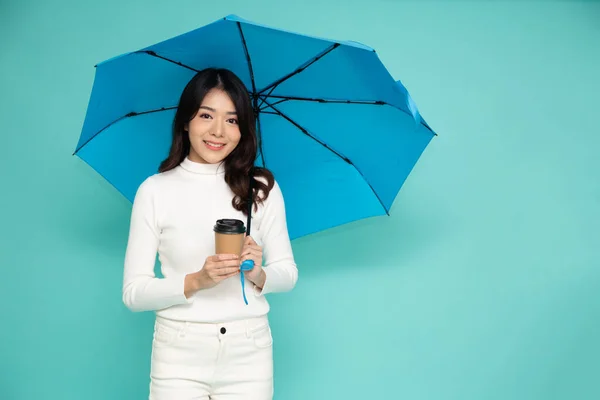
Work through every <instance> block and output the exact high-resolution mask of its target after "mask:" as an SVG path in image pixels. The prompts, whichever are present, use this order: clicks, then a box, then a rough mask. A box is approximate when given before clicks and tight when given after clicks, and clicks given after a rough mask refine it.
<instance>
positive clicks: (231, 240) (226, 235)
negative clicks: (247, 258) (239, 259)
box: [213, 219, 246, 256]
mask: <svg viewBox="0 0 600 400" xmlns="http://www.w3.org/2000/svg"><path fill="white" fill-rule="evenodd" d="M213 230H214V232H215V254H236V255H238V256H239V255H241V254H242V248H243V247H244V238H245V236H246V227H245V226H244V222H243V221H240V220H239V219H220V220H217V222H216V224H215V226H214V228H213Z"/></svg>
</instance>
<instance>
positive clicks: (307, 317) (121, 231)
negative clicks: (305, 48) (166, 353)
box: [0, 0, 600, 400]
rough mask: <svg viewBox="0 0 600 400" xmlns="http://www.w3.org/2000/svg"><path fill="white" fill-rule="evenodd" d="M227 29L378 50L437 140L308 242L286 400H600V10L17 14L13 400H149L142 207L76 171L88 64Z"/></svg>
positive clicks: (2, 375)
mask: <svg viewBox="0 0 600 400" xmlns="http://www.w3.org/2000/svg"><path fill="white" fill-rule="evenodd" d="M227 14H238V15H240V16H241V17H243V18H247V19H250V20H254V21H256V22H259V23H264V24H269V25H274V26H277V27H280V28H284V29H289V30H293V31H300V32H304V33H308V34H312V35H317V36H323V37H328V38H337V39H340V40H346V39H350V40H357V41H360V42H363V43H365V44H368V45H370V46H372V47H374V48H376V49H377V51H378V53H379V55H380V57H381V59H382V60H383V61H384V62H385V63H386V65H387V66H388V67H389V69H390V71H391V72H392V74H393V76H394V77H395V78H396V79H400V80H402V81H403V83H404V84H405V85H406V86H407V88H408V89H409V91H410V93H411V95H412V96H413V98H414V99H415V101H416V103H417V105H418V106H419V108H420V111H421V112H422V113H423V115H424V117H425V118H426V120H427V121H428V122H429V123H430V124H431V125H432V127H433V128H434V129H435V130H436V131H437V132H438V133H439V136H438V137H436V138H435V139H434V140H433V142H432V143H431V145H430V146H429V148H428V149H427V150H426V151H425V153H424V155H423V157H422V158H421V161H420V162H419V164H418V165H417V167H416V168H415V170H414V171H413V173H412V174H411V176H410V177H409V179H408V180H407V182H406V185H405V186H404V188H403V190H402V191H401V193H400V195H399V196H398V198H397V200H396V203H395V204H394V207H393V209H392V216H391V217H389V218H374V219H369V220H364V221H360V222H357V223H353V224H350V225H347V226H343V227H339V228H337V229H333V230H330V231H327V232H323V233H319V234H316V235H313V236H310V237H306V238H302V239H299V240H297V241H295V242H294V250H295V254H296V256H297V261H298V264H299V269H300V280H299V282H298V286H297V288H296V289H295V290H294V291H293V292H291V293H288V294H285V295H273V296H271V297H270V300H271V303H272V313H271V320H272V324H273V331H274V335H275V340H276V343H275V362H276V366H275V368H276V371H275V374H276V378H275V379H276V399H285V400H297V399H298V400H299V399H315V400H317V399H365V398H369V399H375V398H377V399H415V400H416V399H419V400H422V399H427V400H429V399H435V400H439V399H444V400H450V399H460V400H468V399H477V400H480V399H486V400H496V399H498V400H506V399H540V400H542V399H543V400H551V399H577V400H584V399H585V400H587V399H590V400H591V399H598V398H600V380H598V376H599V375H600V341H599V340H598V339H599V337H600V296H599V295H598V293H600V255H599V252H598V245H599V243H600V233H599V232H600V230H599V225H600V179H598V175H599V172H600V157H599V156H598V148H599V146H600V129H599V124H598V117H597V115H598V106H599V105H600V103H599V100H598V93H600V78H598V71H600V47H599V45H598V43H600V4H599V3H598V2H566V1H565V2H543V1H533V2H517V1H510V2H497V1H494V2H483V1H481V2H475V1H465V2H461V1H449V2H433V1H422V2H418V3H417V2H407V1H374V0H371V2H370V3H368V2H366V1H360V2H358V1H343V2H342V1H336V2H334V1H324V0H320V1H312V0H310V1H306V2H304V1H303V2H300V1H298V2H284V1H275V0H273V1H241V0H240V1H222V2H216V1H203V2H201V1H198V0H194V1H175V2H172V1H170V2H166V1H164V2H158V1H155V2H150V1H142V0H134V1H123V0H120V1H115V0H104V1H101V2H100V1H96V2H90V1H88V2H77V1H72V2H67V1H12V2H7V1H3V2H2V3H0V38H1V39H0V40H1V44H2V46H1V51H0V65H1V67H0V72H1V74H0V93H1V94H0V96H1V97H0V129H1V131H2V134H1V135H0V144H1V147H0V149H1V157H0V163H1V164H0V165H1V167H2V168H1V170H2V195H1V198H0V202H1V204H0V212H1V221H2V224H3V226H2V233H1V235H2V238H1V241H0V254H1V257H0V262H1V263H2V269H1V272H2V275H1V277H0V301H1V304H2V307H1V308H0V327H1V328H0V398H1V399H3V400H17V399H18V400H21V399H42V398H43V399H61V400H70V399H77V400H80V399H86V400H93V399H143V398H147V397H146V396H147V388H148V372H149V356H150V344H151V336H152V321H153V316H152V314H150V313H144V314H133V313H131V312H129V311H128V310H127V309H126V308H125V307H124V306H123V304H122V303H121V279H122V261H123V255H124V249H125V245H126V238H127V233H128V224H129V213H130V209H131V205H130V204H129V203H127V202H126V201H125V200H124V199H123V198H122V197H120V195H119V194H118V193H117V192H116V191H115V190H114V189H112V188H111V187H110V186H109V185H108V184H107V183H106V182H105V181H104V180H103V179H102V178H101V177H99V176H98V175H97V174H95V172H94V171H92V170H91V169H90V168H89V167H87V166H86V165H85V164H84V163H83V162H81V161H80V160H79V159H78V158H76V157H72V156H71V153H72V151H73V150H74V147H75V145H76V142H77V139H78V135H79V131H80V129H81V125H82V122H83V118H84V115H85V109H86V106H87V100H88V96H89V91H90V89H91V86H92V82H93V77H94V68H93V65H94V64H95V63H97V62H99V61H102V60H104V59H107V58H109V57H112V56H114V55H117V54H121V53H123V52H127V51H130V50H136V49H138V48H141V47H144V46H146V45H149V44H152V43H155V42H157V41H160V40H163V39H165V38H168V37H171V36H174V35H177V34H180V33H183V32H186V31H189V30H192V29H194V28H196V27H198V26H200V25H204V24H206V23H209V22H212V21H213V20H215V19H218V18H220V17H223V16H225V15H227ZM368 134H370V135H373V137H374V138H376V137H377V132H368ZM375 140H376V139H375ZM380 145H385V143H382V144H380Z"/></svg>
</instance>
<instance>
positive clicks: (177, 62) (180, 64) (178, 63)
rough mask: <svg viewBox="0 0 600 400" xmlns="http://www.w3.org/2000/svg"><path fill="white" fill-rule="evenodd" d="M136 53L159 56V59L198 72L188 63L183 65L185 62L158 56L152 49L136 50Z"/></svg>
mask: <svg viewBox="0 0 600 400" xmlns="http://www.w3.org/2000/svg"><path fill="white" fill-rule="evenodd" d="M136 53H146V54H148V55H150V56H152V57H156V58H160V59H161V60H165V61H168V62H170V63H173V64H175V65H179V66H180V67H183V68H187V69H190V70H192V71H194V72H200V71H199V70H197V69H196V68H192V67H190V66H188V65H185V64H183V63H181V62H179V61H175V60H171V59H170V58H167V57H163V56H159V55H158V54H157V53H156V52H155V51H152V50H140V51H138V52H136Z"/></svg>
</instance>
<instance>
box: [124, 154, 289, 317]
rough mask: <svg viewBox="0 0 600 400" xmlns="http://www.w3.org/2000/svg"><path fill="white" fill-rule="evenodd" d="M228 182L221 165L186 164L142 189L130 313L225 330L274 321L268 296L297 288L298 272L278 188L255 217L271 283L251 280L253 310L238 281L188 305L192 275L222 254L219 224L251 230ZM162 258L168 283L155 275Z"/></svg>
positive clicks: (131, 254) (136, 208) (128, 258)
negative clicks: (227, 221)
mask: <svg viewBox="0 0 600 400" xmlns="http://www.w3.org/2000/svg"><path fill="white" fill-rule="evenodd" d="M224 178H225V171H224V168H223V166H222V165H221V164H200V163H196V162H192V161H191V160H189V159H188V158H186V159H185V160H184V161H183V162H182V163H181V164H180V165H179V166H178V167H176V168H175V169H173V170H170V171H167V172H164V173H158V174H155V175H152V176H150V177H149V178H147V179H146V180H145V181H144V182H142V184H141V185H140V186H139V188H138V190H137V193H136V196H135V199H134V202H133V208H132V214H131V226H130V232H129V240H128V243H127V250H126V254H125V265H124V276H123V302H124V303H125V305H126V306H127V307H128V308H129V309H131V310H133V311H156V314H157V315H159V316H161V317H165V318H170V319H174V320H181V321H194V322H224V321H231V320H237V319H243V318H249V317H256V316H261V315H264V314H266V313H267V312H268V311H269V304H268V302H267V299H266V298H265V296H264V295H265V294H267V293H273V292H285V291H289V290H291V289H292V288H293V287H294V286H295V284H296V280H297V278H298V270H297V268H296V264H295V261H294V256H293V254H292V247H291V243H290V239H289V235H288V231H287V223H286V215H285V206H284V200H283V196H282V193H281V190H280V188H279V185H278V184H277V182H276V183H275V186H274V187H273V189H272V190H271V192H270V193H269V197H268V199H267V200H266V201H265V203H264V204H262V205H261V206H260V207H259V208H258V211H256V212H253V219H252V226H251V232H250V236H252V238H253V239H254V240H255V241H256V242H257V244H258V245H259V246H261V247H262V249H263V269H264V271H265V274H266V282H265V285H264V287H263V288H262V290H259V289H258V288H257V287H255V286H254V285H253V284H252V282H250V281H249V280H247V279H246V281H245V286H246V298H247V300H248V305H246V304H245V303H244V299H243V296H242V287H241V282H240V276H239V275H237V276H234V277H232V278H229V279H226V280H224V281H221V282H220V283H219V284H217V285H216V286H215V287H212V288H210V289H203V290H200V291H198V292H196V293H195V294H194V295H192V296H191V297H190V298H186V297H185V295H184V278H185V276H186V274H189V273H191V272H196V271H198V270H200V269H202V267H203V266H204V262H205V261H206V258H207V257H209V256H211V255H213V254H214V253H215V251H214V250H215V248H214V231H213V226H214V225H215V222H216V221H217V220H218V219H222V218H236V219H240V220H242V221H244V224H245V223H246V217H245V216H244V215H243V213H242V212H239V211H237V210H235V209H234V208H233V207H232V205H231V200H232V199H233V196H234V194H233V192H232V191H231V190H230V188H229V186H228V185H227V183H226V182H225V180H224ZM157 254H158V257H159V262H160V266H161V273H162V275H163V276H164V278H159V277H156V276H155V274H154V266H155V262H156V255H157Z"/></svg>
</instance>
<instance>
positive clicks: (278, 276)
mask: <svg viewBox="0 0 600 400" xmlns="http://www.w3.org/2000/svg"><path fill="white" fill-rule="evenodd" d="M260 230H261V232H262V249H263V257H264V260H265V265H264V267H263V271H264V274H263V276H262V277H261V278H264V284H262V285H257V286H256V287H255V291H254V293H255V294H256V295H257V296H261V295H264V294H267V293H275V292H287V291H290V290H292V289H293V288H294V286H295V285H296V282H297V280H298V268H297V266H296V262H295V260H294V254H293V253H292V245H291V243H290V237H289V234H288V229H287V220H286V213H285V203H284V199H283V194H282V193H281V189H280V187H279V185H278V184H277V182H275V185H274V186H273V189H271V192H270V193H269V197H268V198H267V200H266V201H265V207H264V209H263V216H262V220H261V223H260ZM251 235H252V234H251ZM260 280H261V281H262V279H260ZM260 283H263V282H260ZM260 286H262V288H261V287H260Z"/></svg>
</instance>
